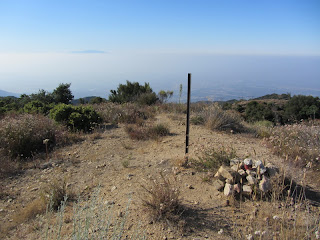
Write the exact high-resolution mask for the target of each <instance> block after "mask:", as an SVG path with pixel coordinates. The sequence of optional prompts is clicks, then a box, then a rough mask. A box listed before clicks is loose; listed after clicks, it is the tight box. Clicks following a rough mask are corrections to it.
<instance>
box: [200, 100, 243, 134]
mask: <svg viewBox="0 0 320 240" xmlns="http://www.w3.org/2000/svg"><path fill="white" fill-rule="evenodd" d="M199 116H201V117H202V118H203V119H205V125H206V126H207V127H208V128H209V129H211V130H221V131H226V130H229V131H230V130H232V131H234V132H244V131H246V130H247V129H246V128H245V126H244V125H243V121H242V119H241V117H240V115H239V114H238V113H236V112H233V111H229V110H227V111H224V110H222V108H221V107H220V106H219V105H218V104H213V105H210V106H208V107H207V108H205V109H204V110H203V111H202V112H200V113H199Z"/></svg>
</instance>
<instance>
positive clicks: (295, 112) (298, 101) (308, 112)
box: [285, 95, 320, 122]
mask: <svg viewBox="0 0 320 240" xmlns="http://www.w3.org/2000/svg"><path fill="white" fill-rule="evenodd" d="M319 110H320V99H319V98H318V97H312V96H303V95H297V96H293V97H292V98H291V99H290V100H289V101H288V102H287V103H286V105H285V117H286V118H287V120H288V121H289V122H292V121H300V120H301V119H308V118H313V119H315V118H319V117H320V111H319Z"/></svg>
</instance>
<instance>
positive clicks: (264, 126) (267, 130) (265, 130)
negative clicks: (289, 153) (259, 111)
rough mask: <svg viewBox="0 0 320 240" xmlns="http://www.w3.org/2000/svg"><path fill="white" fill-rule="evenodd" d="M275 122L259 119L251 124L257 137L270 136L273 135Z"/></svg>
mask: <svg viewBox="0 0 320 240" xmlns="http://www.w3.org/2000/svg"><path fill="white" fill-rule="evenodd" d="M272 127H273V122H270V121H266V120H264V121H257V122H255V123H253V124H251V125H250V128H251V129H252V131H253V132H254V133H255V135H256V137H260V138H268V137H270V135H271V130H272Z"/></svg>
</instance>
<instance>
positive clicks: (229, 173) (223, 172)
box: [218, 166, 234, 180]
mask: <svg viewBox="0 0 320 240" xmlns="http://www.w3.org/2000/svg"><path fill="white" fill-rule="evenodd" d="M218 173H219V177H223V178H224V179H231V180H233V177H234V176H233V175H234V171H233V170H231V169H230V168H228V167H225V166H221V167H220V168H219V170H218Z"/></svg>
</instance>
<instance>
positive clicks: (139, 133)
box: [125, 124, 170, 140]
mask: <svg viewBox="0 0 320 240" xmlns="http://www.w3.org/2000/svg"><path fill="white" fill-rule="evenodd" d="M125 130H126V132H127V133H128V135H129V137H130V138H131V139H134V140H148V139H154V140H156V139H158V138H159V137H164V136H167V135H169V134H170V131H169V129H168V127H167V126H165V125H163V124H157V125H156V126H144V125H137V124H135V125H134V124H130V125H127V126H126V128H125Z"/></svg>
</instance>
